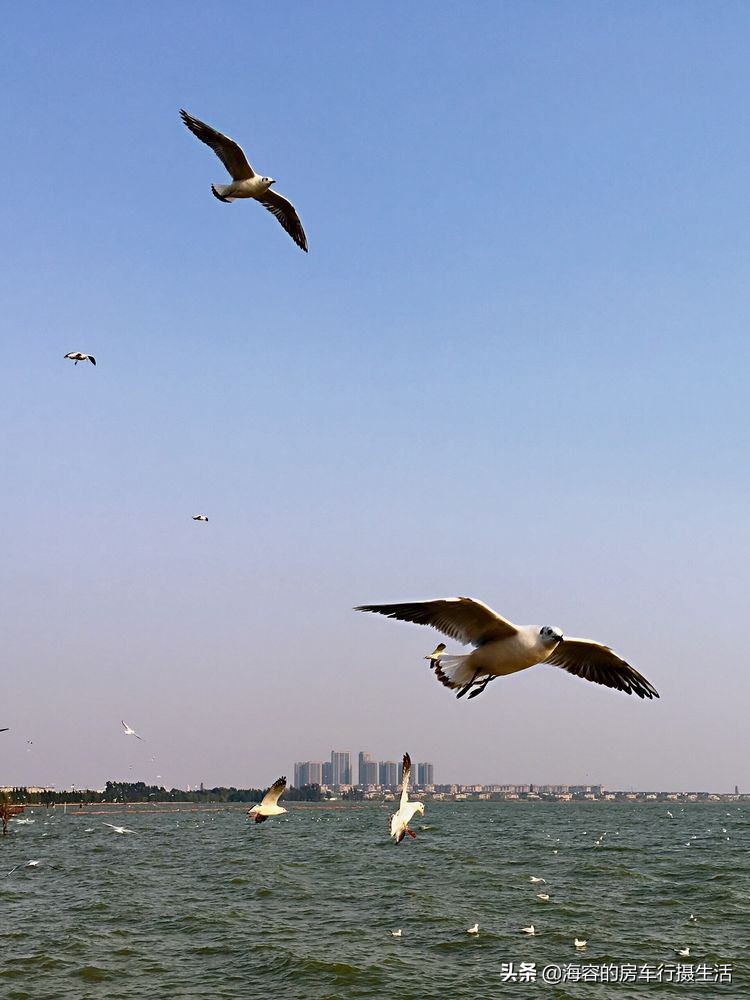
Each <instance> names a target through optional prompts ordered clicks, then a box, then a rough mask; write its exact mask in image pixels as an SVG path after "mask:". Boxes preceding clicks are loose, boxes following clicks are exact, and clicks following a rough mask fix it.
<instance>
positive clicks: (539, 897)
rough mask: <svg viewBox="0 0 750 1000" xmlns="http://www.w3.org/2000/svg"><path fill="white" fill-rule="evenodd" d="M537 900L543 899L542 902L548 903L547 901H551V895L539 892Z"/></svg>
mask: <svg viewBox="0 0 750 1000" xmlns="http://www.w3.org/2000/svg"><path fill="white" fill-rule="evenodd" d="M536 898H537V899H541V901H542V902H543V903H546V902H547V900H548V899H549V893H548V892H538V893H537V894H536Z"/></svg>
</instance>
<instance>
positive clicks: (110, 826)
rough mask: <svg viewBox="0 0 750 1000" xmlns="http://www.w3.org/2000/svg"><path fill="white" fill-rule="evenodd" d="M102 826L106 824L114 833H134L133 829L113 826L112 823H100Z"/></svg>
mask: <svg viewBox="0 0 750 1000" xmlns="http://www.w3.org/2000/svg"><path fill="white" fill-rule="evenodd" d="M102 826H108V827H109V828H110V830H114V831H115V833H135V830H128V828H127V827H126V826H115V824H114V823H102Z"/></svg>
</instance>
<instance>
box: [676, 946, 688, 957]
mask: <svg viewBox="0 0 750 1000" xmlns="http://www.w3.org/2000/svg"><path fill="white" fill-rule="evenodd" d="M677 954H678V955H679V956H680V958H690V949H689V948H678V949H677Z"/></svg>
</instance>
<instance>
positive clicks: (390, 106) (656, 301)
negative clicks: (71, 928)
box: [0, 0, 750, 791]
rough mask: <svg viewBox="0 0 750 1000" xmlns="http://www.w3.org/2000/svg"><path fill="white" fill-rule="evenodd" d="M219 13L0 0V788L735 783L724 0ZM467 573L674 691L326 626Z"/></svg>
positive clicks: (728, 43)
mask: <svg viewBox="0 0 750 1000" xmlns="http://www.w3.org/2000/svg"><path fill="white" fill-rule="evenodd" d="M236 11H237V8H236V5H235V4H229V3H221V2H217V3H212V4H210V5H206V4H202V3H197V2H193V3H190V2H186V3H179V4H178V3H171V2H163V3H160V4H150V3H149V4H147V3H144V2H135V3H130V4H128V5H127V6H126V5H121V4H118V5H116V4H107V5H96V6H95V5H90V4H86V5H85V4H73V3H68V4H64V5H63V4H53V3H50V2H47V3H37V4H34V5H25V6H23V7H21V6H19V5H15V4H14V5H11V4H5V5H4V6H3V25H4V33H5V43H4V59H3V60H2V61H1V62H0V88H1V89H2V92H3V94H4V95H5V96H6V101H5V106H4V110H3V112H2V122H3V133H4V135H5V139H6V149H5V156H4V159H3V166H4V183H3V185H2V188H1V189H0V200H1V201H2V216H3V220H4V225H3V234H4V236H3V239H4V243H5V253H4V261H5V266H4V267H3V269H2V271H0V287H1V288H2V297H3V302H4V317H3V320H4V322H3V328H4V338H3V339H4V352H3V353H4V360H5V364H4V366H3V372H2V385H1V386H0V414H1V415H2V425H3V428H4V432H5V433H4V434H3V435H2V442H1V445H0V461H1V463H2V468H3V471H4V477H3V483H4V489H3V518H2V531H3V536H4V538H3V546H2V551H3V559H2V573H0V578H1V579H2V587H1V591H0V627H1V631H2V637H3V639H2V647H3V654H4V655H3V659H4V668H3V670H2V673H1V674H0V726H10V727H11V732H9V733H2V734H0V785H2V784H6V783H10V784H55V785H57V786H58V787H65V786H70V785H71V784H72V783H75V784H76V785H77V786H83V785H88V786H90V787H98V786H101V785H103V784H104V782H105V781H106V780H107V779H113V780H138V779H142V780H146V781H155V780H157V779H156V776H157V775H161V778H160V779H159V782H160V783H162V782H163V783H165V784H167V785H182V786H184V785H185V784H186V783H188V782H189V783H191V784H192V783H197V782H199V781H204V782H205V783H206V784H207V785H213V784H234V785H242V786H254V785H267V784H268V783H269V782H270V781H272V780H273V779H274V778H275V777H277V776H278V774H280V773H286V774H287V775H288V776H289V777H290V779H291V775H292V766H293V762H294V761H295V760H303V759H321V758H323V759H325V758H326V757H327V756H328V755H329V753H330V750H331V749H332V748H334V747H335V748H337V749H351V751H352V752H353V754H355V755H356V753H357V752H358V751H359V750H361V749H365V750H369V751H371V752H372V753H373V754H374V755H375V756H376V757H377V758H379V759H386V758H388V759H398V758H399V757H400V755H401V754H402V753H403V751H404V750H409V751H410V752H411V754H412V757H413V758H414V759H415V760H431V761H433V762H434V763H435V774H436V780H437V781H439V782H443V781H445V782H448V781H459V782H469V781H477V782H492V781H498V782H528V781H533V782H570V783H582V782H584V781H590V782H601V783H603V784H605V785H607V786H608V787H613V788H630V787H636V788H674V789H712V790H720V791H727V790H731V789H732V788H733V787H734V785H735V784H739V786H740V788H741V789H743V790H748V789H750V754H749V753H748V737H747V732H748V727H747V718H746V717H747V705H748V697H749V696H750V681H748V676H747V668H746V652H745V645H746V642H745V632H746V631H747V630H748V627H749V626H748V614H747V593H748V583H750V579H749V578H750V571H749V570H748V560H747V551H748V544H749V543H750V530H749V528H748V486H749V485H750V482H749V480H750V474H749V472H748V461H747V455H748V419H747V398H748V396H747V393H748V382H749V381H750V379H749V378H748V363H749V362H750V350H749V348H748V344H749V342H750V340H749V338H748V320H749V318H750V283H749V282H748V278H747V271H748V259H749V257H748V250H749V249H750V225H748V215H749V214H750V194H749V192H750V185H748V174H749V171H748V161H749V159H750V132H749V130H748V116H747V95H748V93H749V92H750V63H749V62H748V59H747V48H748V39H749V38H750V8H748V6H747V5H746V4H743V3H739V2H717V3H713V4H710V5H706V4H703V3H700V2H690V0H687V2H679V3H678V2H676V0H675V2H663V3H660V4H650V3H645V2H634V3H629V4H626V5H616V4H601V3H599V2H593V0H592V2H577V3H575V4H552V3H537V4H523V3H520V2H517V3H507V2H506V3H503V2H497V3H496V2H487V3H472V4H471V5H470V6H469V8H468V12H469V16H467V7H466V6H465V5H458V4H447V3H432V4H429V5H428V4H427V3H414V4H409V5H403V4H395V3H380V4H377V5H367V6H366V5H365V4H350V3H340V2H331V3H325V4H306V3H294V2H290V3H286V4H284V5H282V6H281V7H279V6H278V5H277V6H275V7H274V8H273V11H272V13H271V14H270V15H269V16H268V18H267V19H264V18H261V19H258V18H257V17H255V16H253V17H248V18H247V19H243V18H239V19H238V18H237V17H236ZM181 107H184V108H186V109H187V110H188V111H189V112H190V113H191V114H193V115H195V116H197V117H198V118H201V119H203V120H205V121H207V122H209V123H210V124H211V125H213V126H215V127H216V128H218V129H220V130H221V131H224V132H226V133H227V134H229V135H231V136H232V137H234V138H235V139H237V141H238V142H240V143H241V145H242V146H243V147H244V148H245V150H246V152H247V153H248V156H249V158H250V160H251V162H252V163H253V164H254V166H255V167H256V168H257V169H258V170H260V171H262V172H263V173H268V174H270V175H272V176H274V177H275V178H277V190H278V191H279V192H280V193H282V194H284V195H286V196H287V197H289V198H290V199H291V200H292V201H293V202H294V204H295V205H296V207H297V209H298V211H299V214H300V216H301V219H302V222H303V224H304V226H305V229H306V231H307V235H308V239H309V243H310V252H309V254H308V255H306V254H303V253H302V252H301V251H300V250H299V249H298V248H297V247H296V246H295V245H294V243H293V242H292V241H291V239H290V238H289V237H288V236H287V235H286V233H284V231H283V230H282V229H281V227H280V226H279V225H278V223H277V222H276V221H275V220H274V219H273V217H272V216H270V215H269V214H268V213H267V212H265V211H264V210H263V209H262V208H261V207H260V206H257V205H254V204H252V203H242V202H239V203H235V204H233V205H231V206H230V205H223V204H221V203H219V202H218V201H216V200H215V199H214V198H213V197H212V195H211V191H210V184H211V183H212V182H214V183H216V182H218V183H224V182H225V180H226V177H225V172H224V169H223V167H222V165H221V164H220V163H219V161H218V160H217V159H216V157H215V156H214V155H213V153H212V152H211V151H210V150H209V149H208V148H207V147H206V146H204V145H203V144H201V143H200V142H199V141H198V140H197V139H196V138H195V137H194V136H193V135H191V134H190V133H189V132H188V131H187V129H186V128H185V127H184V125H183V124H182V123H181V121H180V118H179V114H178V112H179V109H180V108H181ZM78 350H80V351H84V352H88V353H91V354H94V355H95V356H96V358H97V362H98V363H97V367H96V368H93V367H92V366H90V365H84V364H79V365H78V366H75V367H74V366H73V365H72V364H71V363H70V362H68V361H65V360H63V355H64V354H65V353H66V352H68V351H78ZM198 513H206V514H207V515H208V516H209V518H210V520H209V522H208V524H199V523H196V522H193V521H192V520H191V517H192V515H194V514H198ZM459 594H467V595H470V596H473V597H477V598H480V599H482V600H484V601H486V602H487V603H488V604H490V605H491V606H493V607H494V608H496V609H497V610H498V611H499V612H500V613H501V614H503V615H505V616H506V617H508V618H510V619H512V620H514V621H516V622H519V623H527V622H538V623H540V624H552V625H558V626H560V627H561V628H562V629H563V630H564V631H565V632H567V633H568V634H573V635H582V636H588V637H590V638H594V639H598V640H600V641H603V642H606V643H608V644H609V645H611V646H613V647H614V649H615V650H616V651H617V652H618V653H620V654H621V655H622V656H624V657H625V658H626V659H627V660H629V661H630V662H631V663H632V664H633V665H635V666H636V667H637V668H638V669H639V670H640V671H641V672H642V673H643V674H645V676H646V677H648V679H649V680H650V681H651V682H652V683H653V684H654V685H655V686H656V687H657V688H658V690H659V691H660V693H661V699H660V700H659V701H654V702H642V701H640V700H639V699H637V698H628V697H627V696H625V695H622V694H620V693H618V692H615V691H611V690H609V689H606V688H602V687H599V686H597V685H594V684H590V683H587V682H585V681H583V680H580V679H578V678H575V677H572V676H570V675H568V674H567V673H565V672H564V671H562V670H559V669H557V668H553V667H545V666H538V667H535V668H533V669H531V670H528V671H525V672H524V673H522V674H518V675H516V676H513V677H509V678H505V679H501V680H500V681H498V682H496V683H495V684H493V685H491V686H490V687H489V688H488V690H487V692H486V693H485V694H483V695H482V696H481V697H480V698H477V699H475V700H474V701H471V702H467V701H466V700H465V699H464V700H462V701H458V702H457V701H456V700H455V698H453V697H452V695H451V694H450V693H449V692H448V691H447V690H446V689H444V688H443V687H441V686H440V685H439V684H438V683H437V682H436V681H435V679H434V677H433V676H432V675H431V674H430V672H429V670H428V668H427V665H426V664H425V663H424V661H423V659H422V657H423V656H424V655H425V654H426V653H429V652H430V651H431V650H432V648H433V647H434V645H435V643H436V642H437V641H438V639H439V637H438V635H437V633H435V632H433V631H431V630H427V629H424V628H419V627H417V626H415V625H408V624H403V623H398V622H393V621H388V620H386V619H381V618H378V617H375V616H372V615H361V614H357V613H355V612H354V611H352V610H351V609H352V607H353V606H354V605H357V604H362V603H374V602H385V601H404V600H419V599H426V598H431V597H443V596H454V595H459ZM449 650H450V651H458V647H457V646H456V645H455V644H452V643H451V644H449ZM121 719H125V720H126V721H127V722H128V723H130V725H131V726H133V727H134V728H135V729H136V730H137V731H138V732H140V733H141V734H142V735H143V736H144V737H145V742H144V743H142V744H141V743H138V742H137V741H135V740H133V739H132V738H127V737H125V736H124V735H123V734H122V729H121V725H120V720H121ZM27 740H31V741H33V745H32V746H30V747H29V746H28V744H27V742H26V741H27ZM152 756H155V757H156V760H155V761H151V757H152Z"/></svg>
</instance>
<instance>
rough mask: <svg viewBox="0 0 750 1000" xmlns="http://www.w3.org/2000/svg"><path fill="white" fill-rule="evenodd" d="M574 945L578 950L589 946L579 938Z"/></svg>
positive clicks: (574, 941)
mask: <svg viewBox="0 0 750 1000" xmlns="http://www.w3.org/2000/svg"><path fill="white" fill-rule="evenodd" d="M573 944H574V945H575V946H576V948H585V947H586V945H587V944H588V941H581V940H580V939H579V938H574V939H573Z"/></svg>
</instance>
